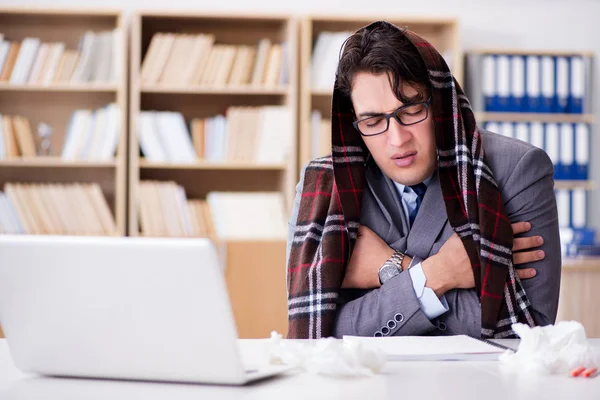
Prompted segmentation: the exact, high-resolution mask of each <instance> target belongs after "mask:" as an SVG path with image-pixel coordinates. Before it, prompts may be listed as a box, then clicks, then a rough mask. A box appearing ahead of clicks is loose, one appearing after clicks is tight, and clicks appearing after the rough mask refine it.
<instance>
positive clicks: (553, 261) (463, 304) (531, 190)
mask: <svg viewBox="0 0 600 400" xmlns="http://www.w3.org/2000/svg"><path fill="white" fill-rule="evenodd" d="M482 135H483V144H484V151H485V153H486V157H487V163H488V166H489V167H490V169H491V170H492V172H493V173H494V177H495V179H496V182H497V184H498V187H499V189H500V191H501V193H502V198H503V200H504V206H505V209H506V212H507V213H508V216H509V218H510V220H511V222H513V223H514V222H520V221H529V222H531V226H532V228H531V231H530V232H528V233H527V234H526V235H525V236H533V235H541V236H542V237H543V238H544V245H543V246H542V250H544V251H545V253H546V258H545V259H544V260H543V261H538V262H535V263H531V264H525V265H520V266H518V267H520V268H526V267H533V268H535V269H536V271H537V275H536V276H535V277H534V278H531V279H526V280H523V282H522V283H523V286H524V289H525V292H526V293H527V296H528V298H529V300H530V302H531V304H532V311H533V316H534V318H535V320H536V322H537V323H538V324H539V325H547V324H552V323H554V322H555V319H556V312H557V308H558V295H559V289H560V273H561V254H560V241H559V234H558V215H557V210H556V200H555V196H554V180H553V171H554V168H553V165H552V162H551V161H550V159H549V157H548V155H547V154H546V153H545V152H544V151H542V150H540V149H538V148H537V147H534V146H531V145H529V144H527V143H524V142H522V141H519V140H516V139H511V138H507V137H504V136H501V135H497V134H495V133H490V132H485V131H484V132H482ZM303 172H304V171H303ZM365 173H366V182H367V185H366V187H365V190H364V192H363V204H362V209H361V221H360V222H361V224H362V225H365V226H368V227H369V228H371V229H372V230H373V231H374V232H375V233H377V234H378V235H379V237H381V238H382V239H384V240H385V242H386V243H387V244H388V245H389V246H390V247H392V248H393V249H395V250H400V251H402V252H405V253H406V254H408V255H410V256H412V257H414V261H413V264H414V263H416V262H418V261H420V260H422V259H426V258H427V257H430V256H432V255H434V254H436V253H437V252H438V251H439V250H440V248H441V247H442V245H443V244H444V243H445V242H446V240H448V238H449V237H450V236H451V235H452V233H453V230H452V227H451V226H450V224H449V222H448V217H447V215H446V208H445V205H444V200H443V197H442V191H441V187H440V183H439V181H438V178H437V174H436V175H434V178H433V179H432V181H431V183H430V184H429V187H428V189H427V192H426V193H425V197H424V199H423V202H422V204H421V207H420V209H419V212H418V214H417V216H416V219H415V222H414V224H413V227H412V229H409V228H408V222H407V221H406V216H405V215H404V212H403V209H402V204H401V202H400V199H399V196H398V195H397V192H396V190H395V188H394V185H393V182H392V181H391V180H390V179H389V178H388V177H386V176H385V175H383V173H382V172H381V171H380V169H379V168H377V166H376V165H375V164H374V163H369V166H368V167H367V169H366V172H365ZM302 186H303V181H302V178H301V180H300V183H299V184H298V187H297V195H296V200H295V204H294V210H293V212H292V217H291V219H290V235H292V232H293V229H294V224H295V222H296V218H297V213H298V207H299V203H300V196H301V191H302ZM291 240H292V236H289V237H288V254H289V247H290V244H291ZM445 296H446V300H447V301H448V305H449V308H450V309H449V311H448V312H446V313H444V314H442V315H441V316H440V317H439V318H437V319H436V320H435V321H429V319H427V317H426V316H425V314H423V312H422V311H421V309H420V304H419V300H418V299H417V297H416V295H415V292H414V289H413V285H412V281H411V278H410V274H409V273H407V272H403V273H401V274H400V275H397V276H396V277H394V278H392V279H390V280H389V281H387V282H386V283H385V284H384V285H383V286H382V287H381V288H378V289H374V290H342V292H341V293H340V299H339V304H338V312H337V317H336V326H335V332H334V334H335V336H336V337H341V336H343V335H358V336H373V335H374V334H375V332H377V331H381V329H382V328H383V327H386V326H387V327H388V328H389V330H388V329H384V332H389V333H388V335H457V334H471V335H476V336H479V335H480V333H481V309H480V304H479V299H478V296H477V293H476V291H475V289H455V290H451V291H449V292H447V293H446V294H445Z"/></svg>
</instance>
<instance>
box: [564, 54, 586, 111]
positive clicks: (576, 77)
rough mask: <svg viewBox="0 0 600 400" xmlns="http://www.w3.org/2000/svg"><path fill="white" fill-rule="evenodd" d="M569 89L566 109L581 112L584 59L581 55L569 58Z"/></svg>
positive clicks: (583, 91)
mask: <svg viewBox="0 0 600 400" xmlns="http://www.w3.org/2000/svg"><path fill="white" fill-rule="evenodd" d="M569 66H570V68H569V71H570V79H569V82H570V90H569V99H568V107H567V111H568V112H569V113H571V114H583V106H584V104H583V103H584V100H585V99H584V96H585V84H586V83H585V82H586V76H585V61H584V58H583V57H582V56H574V57H571V58H570V63H569Z"/></svg>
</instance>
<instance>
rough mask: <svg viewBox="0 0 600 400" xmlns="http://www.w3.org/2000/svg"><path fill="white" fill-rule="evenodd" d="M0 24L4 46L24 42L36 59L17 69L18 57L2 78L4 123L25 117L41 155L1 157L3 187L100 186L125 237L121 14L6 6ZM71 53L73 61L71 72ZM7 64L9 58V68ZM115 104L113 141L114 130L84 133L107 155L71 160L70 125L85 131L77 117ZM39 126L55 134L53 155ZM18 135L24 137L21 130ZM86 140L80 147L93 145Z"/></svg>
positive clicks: (124, 51)
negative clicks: (77, 113) (67, 146)
mask: <svg viewBox="0 0 600 400" xmlns="http://www.w3.org/2000/svg"><path fill="white" fill-rule="evenodd" d="M0 27H1V28H0V34H2V35H3V41H4V42H3V43H8V45H6V46H12V45H13V44H15V43H18V44H19V46H20V47H19V50H23V52H24V54H25V53H26V52H25V50H24V49H25V48H26V46H30V47H28V52H29V57H31V58H30V62H29V63H27V62H23V63H22V64H21V65H20V66H19V60H20V58H19V57H21V54H20V53H18V57H17V59H16V60H15V62H14V65H13V70H12V73H10V75H7V76H5V77H4V79H3V80H2V79H0V80H2V81H1V82H0V114H2V116H3V118H4V117H8V118H13V117H14V116H21V117H24V118H25V119H26V120H27V121H28V123H29V126H30V131H29V132H30V135H31V139H32V141H31V143H32V144H33V145H34V146H35V148H34V150H33V151H34V153H35V155H32V154H28V156H27V157H26V156H24V154H25V153H24V152H21V154H3V156H1V157H0V190H2V189H3V188H4V187H5V184H7V183H24V184H72V183H80V184H89V183H94V184H97V185H98V186H99V188H100V189H101V195H102V197H103V201H106V202H107V204H108V207H109V209H110V213H111V216H110V217H111V218H112V219H114V223H115V232H111V234H117V235H125V234H126V222H127V219H126V211H127V210H126V199H127V195H126V191H127V187H126V178H127V152H126V149H127V134H126V132H127V131H126V129H127V125H126V120H127V76H126V67H127V64H126V60H127V46H126V39H125V36H126V34H125V29H126V26H125V20H124V16H123V14H122V13H121V11H118V10H92V9H88V10H72V9H55V8H52V9H45V8H0ZM0 43H1V42H0ZM26 43H28V44H27V45H26ZM86 43H87V44H86ZM59 49H60V50H59ZM53 50H56V51H54V53H52V52H53ZM96 50H97V51H98V52H101V54H102V56H103V57H102V61H98V60H99V59H98V58H96V59H94V58H92V56H93V54H94V53H95V51H96ZM51 54H53V56H54V61H52V57H51ZM67 54H69V55H70V56H73V58H72V61H73V62H72V63H71V66H70V68H71V69H70V70H68V69H67ZM25 55H26V54H25ZM25 55H23V57H24V58H25ZM36 64H39V65H37V67H36ZM6 65H7V59H5V60H4V62H3V67H4V68H3V69H6ZM23 65H26V66H25V67H23ZM27 65H28V67H27ZM52 65H53V66H52ZM17 70H19V72H17ZM21 72H22V73H21ZM16 75H20V76H19V77H17V76H16ZM109 104H112V106H111V110H112V111H114V113H113V114H111V115H112V116H114V118H113V119H112V125H111V128H112V130H111V131H110V133H112V135H111V136H110V138H109V136H108V132H109V131H108V130H106V131H104V130H100V129H99V128H96V130H93V126H90V125H88V127H90V129H88V130H87V131H86V132H89V135H90V136H88V138H90V137H92V136H91V135H96V136H95V137H94V140H95V142H94V143H95V144H94V145H95V146H97V147H98V148H97V149H96V150H98V151H99V152H101V153H102V156H100V155H99V154H100V153H98V157H96V158H93V157H89V158H88V157H82V156H81V155H80V154H79V153H78V154H76V155H74V156H73V157H66V156H65V154H64V146H65V144H66V142H67V139H68V137H69V134H70V133H72V132H71V131H70V128H72V129H73V132H74V131H76V130H77V131H79V130H78V129H75V128H73V127H72V126H71V125H72V123H71V122H72V117H73V115H74V112H75V111H76V110H104V109H105V107H106V106H107V105H109ZM102 112H103V111H102ZM90 115H91V116H92V118H93V117H94V116H95V115H99V114H98V113H95V112H94V113H90ZM92 121H94V120H92ZM14 124H15V123H14V122H13V126H14ZM41 124H45V125H46V126H47V127H49V128H50V129H51V132H52V134H51V136H50V140H49V143H50V149H49V150H47V151H43V150H42V149H41V146H40V144H41V139H40V137H39V136H38V135H37V133H38V132H39V129H40V126H41ZM5 134H6V133H5ZM14 134H15V135H17V134H21V133H20V132H19V133H18V132H17V131H16V130H15V132H14ZM15 137H16V136H15ZM16 139H17V140H19V139H18V137H16ZM109 139H110V143H108V141H109ZM82 140H84V139H82ZM85 140H86V141H85V142H82V143H90V142H87V140H88V139H85ZM90 140H91V139H90ZM100 147H102V148H103V149H102V151H100ZM105 147H106V148H105ZM89 148H90V149H91V147H89ZM96 150H94V151H96ZM90 151H91V150H90ZM87 160H89V161H87ZM52 217H54V216H52Z"/></svg>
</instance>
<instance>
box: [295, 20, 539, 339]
mask: <svg viewBox="0 0 600 400" xmlns="http://www.w3.org/2000/svg"><path fill="white" fill-rule="evenodd" d="M380 23H381V22H375V23H373V24H371V25H369V26H368V27H365V28H362V29H373V28H374V27H375V26H376V25H377V24H380ZM403 33H404V34H405V35H406V37H407V38H408V39H409V41H410V42H411V43H412V44H413V45H414V46H415V47H416V49H417V50H418V52H419V54H420V55H421V57H422V59H423V61H424V63H425V65H426V67H427V69H428V72H429V80H430V87H431V92H432V105H431V111H432V113H433V115H432V117H433V119H434V126H435V137H436V142H437V149H438V174H439V180H440V184H441V187H442V193H443V196H444V201H445V204H446V212H447V214H448V220H449V222H450V225H451V226H452V228H453V229H454V231H455V232H456V233H457V234H458V235H459V236H460V238H461V240H462V242H463V245H464V246H465V249H466V251H467V254H468V256H469V259H470V261H471V265H472V267H473V273H474V277H475V285H476V289H477V292H478V293H479V296H480V303H481V335H482V337H484V338H485V337H487V338H491V337H495V338H505V337H515V333H514V332H513V331H512V328H511V325H512V324H513V323H515V322H523V323H526V324H529V325H530V326H533V325H535V322H534V320H533V317H532V315H531V312H530V310H529V307H530V303H529V301H528V299H527V296H526V295H525V291H524V289H523V287H522V285H521V282H520V280H519V278H518V277H517V275H516V273H515V268H514V266H513V264H512V250H511V249H512V240H513V234H512V228H511V223H510V221H509V219H508V217H507V215H506V212H505V210H504V206H503V202H502V196H501V194H500V191H499V190H498V186H497V185H496V182H495V180H494V176H493V173H492V171H491V170H490V169H489V167H488V166H487V164H486V158H485V154H484V152H483V145H482V137H481V134H480V133H479V130H478V128H477V125H476V122H475V117H474V115H473V111H472V110H471V106H470V104H469V101H468V99H467V98H466V96H465V95H464V93H463V91H462V89H461V88H460V86H459V85H458V83H457V82H456V80H455V79H454V77H453V76H452V73H451V72H450V70H449V69H448V66H447V65H446V62H445V61H444V59H443V58H442V56H441V55H440V54H439V53H438V52H437V51H436V49H435V48H434V47H433V46H432V45H431V44H430V43H428V42H427V41H426V40H424V39H423V38H421V37H419V36H418V35H416V34H415V33H413V32H410V31H408V30H404V31H403ZM336 88H337V81H336ZM353 119H354V116H353V114H352V104H351V100H350V99H349V98H348V97H347V96H344V95H343V94H342V93H341V91H339V90H337V89H336V90H334V93H333V101H332V154H331V155H330V156H327V157H323V158H319V159H316V160H314V161H312V162H310V163H309V164H308V166H307V168H306V172H305V176H304V187H303V189H302V198H301V201H300V208H299V213H298V219H297V221H296V230H295V232H294V236H293V243H292V248H291V252H290V257H289V262H288V293H289V295H288V311H289V312H288V317H289V330H288V337H289V338H321V337H327V336H331V335H332V333H333V324H334V320H335V314H336V302H337V300H338V293H339V291H340V287H341V284H342V280H343V277H344V273H345V268H346V265H347V262H348V260H349V259H350V255H351V253H352V249H353V246H354V242H355V240H356V237H357V231H358V226H359V220H360V210H361V197H362V192H363V187H364V186H365V173H364V172H365V162H364V161H365V154H366V148H365V146H364V143H363V141H362V139H361V137H360V134H359V133H358V132H357V131H356V130H355V129H354V127H353V126H352V122H353Z"/></svg>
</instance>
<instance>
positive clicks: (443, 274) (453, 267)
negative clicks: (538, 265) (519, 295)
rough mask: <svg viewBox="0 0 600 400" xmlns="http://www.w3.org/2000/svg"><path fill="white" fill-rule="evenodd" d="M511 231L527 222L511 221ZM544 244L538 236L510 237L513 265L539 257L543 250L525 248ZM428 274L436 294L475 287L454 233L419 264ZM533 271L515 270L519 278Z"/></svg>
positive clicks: (522, 229) (516, 231) (519, 230)
mask: <svg viewBox="0 0 600 400" xmlns="http://www.w3.org/2000/svg"><path fill="white" fill-rule="evenodd" d="M512 229H513V234H514V235H515V236H516V235H518V234H520V233H524V232H527V231H529V230H530V229H531V224H530V223H529V222H517V223H514V224H512ZM543 243H544V241H543V239H542V237H541V236H533V237H527V238H515V239H513V248H512V250H513V251H514V252H515V253H513V264H515V265H519V264H525V263H528V262H534V261H539V260H542V259H543V258H544V257H545V254H544V252H543V251H542V250H529V251H525V252H523V251H521V252H519V251H520V250H528V249H532V248H535V247H538V246H541V245H542V244H543ZM421 266H422V268H423V273H425V276H426V277H427V286H428V287H430V288H432V289H433V290H434V292H435V293H436V294H437V295H438V297H439V296H441V295H443V294H444V293H446V292H447V291H448V290H450V289H470V288H472V287H475V279H474V277H473V269H472V267H471V262H470V260H469V257H468V256H467V252H466V250H465V248H464V246H463V244H462V241H461V240H460V238H459V237H458V235H457V234H456V233H455V234H453V235H452V236H451V237H450V238H449V239H448V240H447V241H446V243H444V245H443V246H442V248H441V249H440V251H439V252H438V254H436V255H435V256H432V257H429V258H428V259H427V260H425V261H423V263H422V264H421ZM535 274H536V272H535V269H533V268H524V269H518V270H517V275H518V276H519V278H520V279H527V278H532V277H534V276H535Z"/></svg>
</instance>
